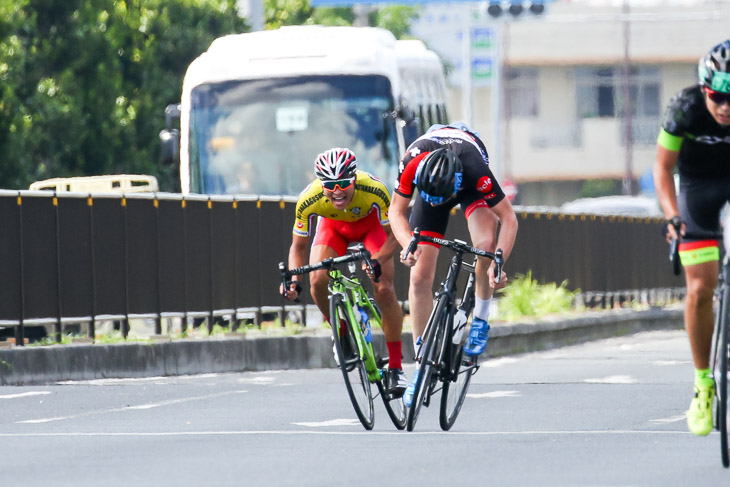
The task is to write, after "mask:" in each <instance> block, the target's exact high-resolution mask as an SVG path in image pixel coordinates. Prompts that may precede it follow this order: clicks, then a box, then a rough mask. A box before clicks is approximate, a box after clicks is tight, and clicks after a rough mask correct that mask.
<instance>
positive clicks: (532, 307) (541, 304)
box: [498, 272, 580, 320]
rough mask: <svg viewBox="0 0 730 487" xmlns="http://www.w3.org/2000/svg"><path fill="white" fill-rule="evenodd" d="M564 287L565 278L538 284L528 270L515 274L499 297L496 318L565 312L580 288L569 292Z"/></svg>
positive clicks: (510, 318) (513, 318)
mask: <svg viewBox="0 0 730 487" xmlns="http://www.w3.org/2000/svg"><path fill="white" fill-rule="evenodd" d="M566 286H567V281H563V282H562V283H561V284H560V285H559V286H558V285H556V284H555V283H548V284H539V283H538V282H537V281H536V280H534V279H533V278H532V272H528V273H527V274H526V275H517V276H516V279H514V280H510V283H509V284H507V286H506V287H505V288H504V290H503V291H502V296H501V297H500V298H499V307H498V310H499V312H498V314H499V318H501V319H504V320H515V319H519V318H522V317H526V316H544V315H549V314H552V313H560V312H565V311H569V310H570V309H571V308H572V306H573V299H574V298H575V296H576V295H577V294H578V293H579V292H580V291H578V290H576V291H570V290H568V289H567V287H566Z"/></svg>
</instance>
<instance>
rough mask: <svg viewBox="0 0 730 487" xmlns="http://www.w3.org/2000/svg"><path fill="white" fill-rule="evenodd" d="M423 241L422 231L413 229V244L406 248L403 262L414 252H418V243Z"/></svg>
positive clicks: (402, 257)
mask: <svg viewBox="0 0 730 487" xmlns="http://www.w3.org/2000/svg"><path fill="white" fill-rule="evenodd" d="M420 239H421V230H420V229H418V228H414V229H413V237H412V238H411V243H409V244H408V248H406V251H405V253H404V254H403V255H402V256H401V259H402V260H406V259H407V258H408V256H409V255H411V254H412V253H413V252H415V251H416V246H418V242H419V240H420Z"/></svg>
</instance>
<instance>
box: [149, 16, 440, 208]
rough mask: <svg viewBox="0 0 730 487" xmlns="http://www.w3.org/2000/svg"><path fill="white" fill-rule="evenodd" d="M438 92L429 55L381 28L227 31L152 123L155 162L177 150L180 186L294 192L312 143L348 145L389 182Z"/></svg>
mask: <svg viewBox="0 0 730 487" xmlns="http://www.w3.org/2000/svg"><path fill="white" fill-rule="evenodd" d="M445 100H446V86H445V79H444V74H443V67H442V64H441V61H440V60H439V58H438V56H437V55H436V54H435V53H434V52H433V51H430V50H428V49H427V48H426V47H425V45H424V44H423V43H422V42H421V41H417V40H407V41H398V40H396V39H395V37H394V36H393V35H392V34H391V33H390V32H389V31H387V30H384V29H379V28H374V27H324V26H290V27H282V28H280V29H278V30H272V31H261V32H254V33H248V34H236V35H228V36H224V37H221V38H219V39H216V40H215V41H213V43H212V44H211V45H210V47H209V49H208V51H206V52H205V53H203V54H202V55H201V56H200V57H198V58H197V59H195V60H194V61H193V62H192V63H191V64H190V66H189V67H188V70H187V73H186V74H185V78H184V81H183V89H182V99H181V102H180V104H179V105H171V106H169V107H168V108H167V111H166V112H167V115H168V117H167V119H168V127H167V129H165V130H163V131H162V132H161V133H160V138H161V140H162V143H163V151H162V153H163V160H167V161H168V162H170V161H174V160H176V159H177V158H178V157H179V162H180V184H181V191H182V192H183V193H184V194H186V193H204V194H224V193H227V194H258V195H297V194H298V193H299V192H300V191H301V190H302V189H303V188H304V186H305V185H306V184H307V183H308V182H309V181H311V180H312V179H313V178H314V174H313V169H312V164H313V161H314V158H315V157H316V155H317V154H318V153H320V152H322V151H323V150H326V149H328V148H331V147H348V148H350V149H352V150H353V151H354V152H355V154H356V155H357V158H358V162H359V164H360V168H361V169H363V170H366V171H370V172H372V173H374V174H375V175H377V176H379V177H380V178H381V179H383V180H384V181H385V182H386V183H387V184H389V185H391V184H393V183H394V181H395V176H396V174H397V167H398V161H399V160H400V158H401V156H402V154H403V152H404V150H405V148H406V147H407V145H408V144H409V143H410V142H412V141H413V140H414V139H415V138H416V137H417V136H418V135H420V134H421V133H422V132H423V131H424V130H425V128H427V127H428V126H429V125H430V124H432V123H446V120H447V115H446V103H445ZM178 114H179V115H178ZM178 116H179V120H180V131H179V132H177V131H176V130H174V129H173V124H174V119H175V118H177V117H178ZM178 148H179V153H178V152H177V151H178Z"/></svg>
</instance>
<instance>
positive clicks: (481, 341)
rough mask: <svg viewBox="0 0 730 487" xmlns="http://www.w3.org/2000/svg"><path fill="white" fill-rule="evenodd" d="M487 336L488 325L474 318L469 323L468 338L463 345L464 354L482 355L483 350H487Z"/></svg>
mask: <svg viewBox="0 0 730 487" xmlns="http://www.w3.org/2000/svg"><path fill="white" fill-rule="evenodd" d="M488 335H489V323H487V322H486V321H484V320H482V319H480V318H474V320H473V321H472V322H471V329H470V330H469V338H467V339H466V343H465V344H464V353H465V354H467V355H471V356H476V355H481V354H482V353H484V349H485V348H487V339H488V338H489V336H488Z"/></svg>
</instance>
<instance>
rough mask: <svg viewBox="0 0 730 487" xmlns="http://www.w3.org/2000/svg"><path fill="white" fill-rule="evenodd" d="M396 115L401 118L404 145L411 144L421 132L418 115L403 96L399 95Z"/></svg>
mask: <svg viewBox="0 0 730 487" xmlns="http://www.w3.org/2000/svg"><path fill="white" fill-rule="evenodd" d="M396 116H397V117H398V118H399V119H400V120H401V122H400V126H401V127H402V129H401V130H402V131H403V139H404V142H405V144H406V147H408V146H409V145H411V144H412V143H413V142H414V141H415V140H416V139H417V138H418V137H419V136H420V135H421V134H420V133H419V125H420V124H419V123H418V117H417V116H416V114H415V112H414V111H413V109H411V107H410V106H409V105H408V102H407V101H406V99H405V98H403V97H401V99H400V102H399V103H398V109H397V110H396Z"/></svg>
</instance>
